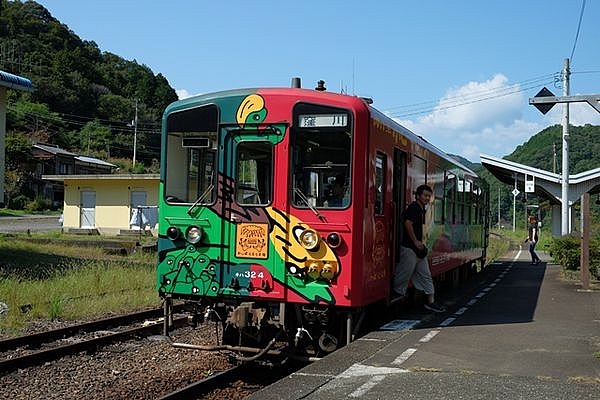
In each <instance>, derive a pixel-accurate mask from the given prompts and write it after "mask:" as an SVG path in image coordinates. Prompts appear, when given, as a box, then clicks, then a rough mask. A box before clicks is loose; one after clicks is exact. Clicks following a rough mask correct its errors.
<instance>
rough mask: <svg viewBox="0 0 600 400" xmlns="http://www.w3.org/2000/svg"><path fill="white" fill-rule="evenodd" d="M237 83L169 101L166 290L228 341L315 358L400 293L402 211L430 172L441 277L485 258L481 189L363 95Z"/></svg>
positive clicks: (163, 241) (433, 240)
mask: <svg viewBox="0 0 600 400" xmlns="http://www.w3.org/2000/svg"><path fill="white" fill-rule="evenodd" d="M298 81H299V80H298V79H294V80H293V84H292V87H288V88H264V89H240V90H231V91H223V92H218V93H211V94H205V95H200V96H196V97H192V98H189V99H185V100H180V101H177V102H175V103H173V104H171V105H170V106H169V107H168V108H167V109H166V111H165V113H164V116H163V124H162V163H161V179H160V204H159V239H158V268H157V285H158V291H159V294H160V296H161V297H163V298H164V300H165V303H164V304H165V317H167V318H165V321H167V320H168V319H169V318H168V317H169V316H170V315H171V312H172V305H173V300H183V301H184V302H185V303H186V304H188V305H189V306H190V309H191V310H193V313H194V314H195V318H197V319H203V317H207V318H209V319H211V320H214V321H219V324H221V325H222V327H223V329H222V332H221V334H222V338H221V339H220V340H222V344H223V345H225V346H228V348H231V349H236V348H237V349H253V351H255V352H260V351H265V350H266V349H267V348H268V347H270V346H271V344H272V343H278V344H280V345H281V344H282V346H283V348H285V351H287V352H289V353H290V354H308V355H314V356H320V355H323V354H326V353H328V352H331V351H333V350H335V349H336V348H337V347H339V346H341V345H344V344H346V343H348V342H350V341H351V340H352V338H353V335H354V334H355V333H356V332H357V331H358V329H359V327H360V324H361V321H363V319H364V315H365V313H366V312H367V310H369V309H370V308H373V307H386V306H388V305H389V304H390V303H391V302H392V293H393V291H392V287H391V284H392V281H393V272H394V267H395V265H396V263H397V261H398V250H399V246H398V243H399V242H400V238H399V236H400V234H401V231H402V230H401V227H400V223H399V219H400V213H401V211H402V210H403V208H404V207H405V206H406V205H408V203H409V202H410V201H412V200H413V192H414V190H415V188H416V187H417V186H418V185H420V184H423V183H427V184H429V185H430V186H431V187H432V188H433V191H434V196H433V202H432V204H431V206H430V207H429V209H428V211H427V213H426V222H425V224H426V226H425V229H424V232H426V239H425V241H426V243H427V245H428V247H429V249H430V252H429V263H430V268H431V272H432V275H433V276H434V277H440V276H442V275H443V274H446V273H448V272H449V271H457V270H459V269H460V268H461V267H462V268H464V267H465V266H466V267H468V268H472V267H473V266H474V265H475V263H479V264H480V266H483V265H484V264H485V257H486V248H487V236H488V235H487V234H488V231H487V226H488V191H487V190H486V185H485V182H484V181H482V180H481V179H480V178H479V177H478V176H477V174H476V173H474V172H473V171H472V170H471V169H469V168H467V167H465V166H464V165H461V163H459V162H457V161H456V160H455V159H454V158H452V157H450V156H448V155H447V154H445V153H444V152H443V151H441V150H439V149H438V148H436V147H435V146H433V145H432V144H430V143H429V142H427V141H426V140H425V139H423V138H422V137H420V136H417V135H415V134H414V133H412V132H410V131H409V130H408V129H406V128H404V127H402V126H401V125H399V124H398V123H397V122H395V121H394V120H392V119H391V118H389V117H387V116H386V115H384V114H383V113H381V112H379V111H377V110H376V109H375V108H374V107H372V106H371V104H370V103H372V102H371V101H370V100H369V99H365V98H360V97H356V96H350V95H345V94H339V93H332V92H328V91H326V90H323V89H324V87H323V85H322V82H320V85H319V86H318V87H317V88H316V89H315V90H310V89H302V88H300V87H299V86H300V85H299V84H298V83H297V82H298Z"/></svg>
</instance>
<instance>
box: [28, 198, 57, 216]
mask: <svg viewBox="0 0 600 400" xmlns="http://www.w3.org/2000/svg"><path fill="white" fill-rule="evenodd" d="M51 209H52V200H50V199H49V198H47V197H36V198H35V200H33V201H31V202H29V203H27V205H25V211H27V212H33V211H46V210H51Z"/></svg>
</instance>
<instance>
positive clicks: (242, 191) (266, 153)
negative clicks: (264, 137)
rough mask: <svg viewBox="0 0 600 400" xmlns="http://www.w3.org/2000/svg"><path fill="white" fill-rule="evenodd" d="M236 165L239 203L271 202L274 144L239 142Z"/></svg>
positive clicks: (236, 195) (237, 199)
mask: <svg viewBox="0 0 600 400" xmlns="http://www.w3.org/2000/svg"><path fill="white" fill-rule="evenodd" d="M236 165H237V170H236V181H237V184H236V193H235V199H236V201H237V202H238V204H242V205H250V204H261V205H265V204H269V203H270V202H271V200H272V193H273V189H272V186H273V185H272V182H273V179H272V176H273V145H272V144H271V143H270V142H251V141H247V142H241V143H239V144H238V145H237V159H236Z"/></svg>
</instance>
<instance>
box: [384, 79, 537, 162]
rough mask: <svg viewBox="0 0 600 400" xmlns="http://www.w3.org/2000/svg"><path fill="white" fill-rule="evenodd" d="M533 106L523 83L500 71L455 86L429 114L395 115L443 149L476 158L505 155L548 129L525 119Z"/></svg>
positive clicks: (468, 157)
mask: <svg viewBox="0 0 600 400" xmlns="http://www.w3.org/2000/svg"><path fill="white" fill-rule="evenodd" d="M527 107H531V106H529V105H528V104H527V99H526V98H525V97H524V94H523V93H522V92H521V89H520V87H519V85H511V84H509V83H508V79H507V78H506V77H505V76H504V75H502V74H497V75H495V76H494V77H492V78H491V79H489V80H487V81H484V82H468V83H467V84H465V85H463V86H461V87H458V88H451V89H449V90H448V91H447V93H446V95H445V96H444V97H443V98H442V99H440V101H439V102H438V104H437V105H436V106H435V108H434V109H433V110H432V111H431V113H429V114H427V115H425V116H423V117H420V118H417V119H416V120H401V119H398V118H396V120H397V121H398V122H399V123H400V124H402V125H404V126H405V127H407V128H408V129H410V130H412V131H413V132H415V133H417V134H419V135H421V136H423V137H425V138H426V139H427V140H428V141H429V142H431V143H433V144H434V145H435V146H437V147H439V148H440V149H442V150H443V151H445V152H447V153H451V154H459V155H461V156H463V157H465V158H467V159H469V160H471V161H475V162H478V161H479V154H481V153H485V154H489V155H493V156H498V157H502V156H505V155H507V154H509V153H511V152H512V151H513V150H514V149H515V148H516V147H517V146H518V145H520V144H522V143H523V142H525V141H527V140H528V139H529V138H530V137H531V136H532V135H534V134H536V133H538V132H539V131H541V130H542V129H544V128H545V125H542V124H541V123H538V122H529V121H525V120H524V119H523V112H524V111H525V110H527Z"/></svg>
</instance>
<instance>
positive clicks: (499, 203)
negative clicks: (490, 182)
mask: <svg viewBox="0 0 600 400" xmlns="http://www.w3.org/2000/svg"><path fill="white" fill-rule="evenodd" d="M498 229H500V186H498Z"/></svg>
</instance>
